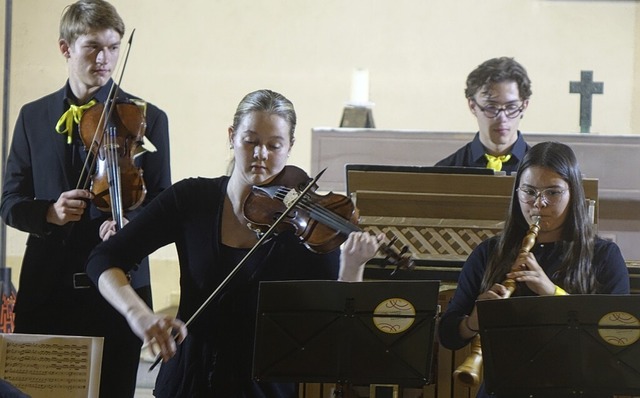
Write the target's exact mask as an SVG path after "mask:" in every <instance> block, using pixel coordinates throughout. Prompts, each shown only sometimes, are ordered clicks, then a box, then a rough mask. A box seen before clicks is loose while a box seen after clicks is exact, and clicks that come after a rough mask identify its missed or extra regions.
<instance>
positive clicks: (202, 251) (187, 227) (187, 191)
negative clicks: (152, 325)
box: [87, 177, 340, 398]
mask: <svg viewBox="0 0 640 398" xmlns="http://www.w3.org/2000/svg"><path fill="white" fill-rule="evenodd" d="M228 181H229V177H220V178H216V179H207V178H197V179H196V178H191V179H186V180H183V181H181V182H178V183H176V184H175V185H173V186H172V187H171V188H169V189H167V190H166V191H164V192H163V193H162V194H161V195H160V196H158V198H157V199H156V200H154V201H153V202H152V203H150V204H149V205H148V206H147V207H146V208H145V209H144V211H143V212H141V214H140V215H139V216H138V217H137V218H136V219H135V220H133V221H132V222H130V223H129V224H128V225H127V227H126V228H124V229H123V230H122V231H120V232H119V233H118V234H116V235H115V236H114V237H112V238H111V239H109V240H108V241H106V242H104V243H102V244H100V245H99V246H98V247H96V249H95V250H94V251H93V253H92V255H91V257H90V258H89V262H88V265H87V272H88V273H89V276H90V277H91V278H92V279H93V280H94V281H97V278H98V277H99V276H100V275H101V274H102V272H104V271H105V270H106V269H108V268H110V267H112V266H118V267H121V268H123V269H124V270H125V272H126V271H128V270H129V269H130V267H131V264H134V263H135V262H136V261H137V260H138V259H139V258H142V257H144V256H146V255H147V254H148V253H151V252H153V251H154V250H156V249H158V248H160V247H162V246H164V245H167V244H170V243H175V245H176V249H177V252H178V258H179V261H180V292H181V297H180V306H179V309H178V317H179V318H180V319H182V320H183V321H187V320H188V319H189V318H190V317H191V316H192V315H193V314H194V312H195V311H196V310H197V309H198V308H199V307H200V305H201V304H202V303H204V302H205V300H206V299H207V298H208V297H209V295H210V294H211V293H212V292H213V291H214V290H215V289H216V288H217V287H218V285H219V284H220V283H221V282H222V281H223V280H224V278H225V277H226V276H227V275H228V274H229V272H230V271H231V270H232V269H233V268H234V267H235V266H236V264H237V263H238V262H239V261H240V259H241V258H243V257H244V255H245V254H246V253H247V250H246V249H238V248H231V247H227V246H225V245H223V244H222V243H221V234H222V231H221V224H222V213H223V212H222V210H223V204H224V199H225V196H226V192H227V183H228ZM339 255H340V254H339V250H334V251H333V252H331V253H328V254H314V253H312V252H311V251H309V250H307V249H306V248H305V247H304V246H303V244H302V243H300V241H299V239H298V237H296V236H294V235H293V234H291V233H285V232H283V233H281V234H279V235H277V236H276V237H274V238H271V239H270V240H268V241H267V242H265V243H264V244H263V246H262V247H261V248H259V249H258V251H257V252H255V255H254V256H252V258H251V260H250V261H248V262H247V263H246V264H245V265H244V267H243V268H241V269H240V271H238V272H237V273H236V274H235V275H234V277H233V278H232V279H231V280H230V282H229V283H228V285H227V286H226V287H225V288H224V289H223V290H222V292H221V293H220V294H219V295H218V296H217V298H215V299H214V300H213V301H212V302H211V304H210V305H209V306H208V307H207V308H206V309H205V310H204V311H203V312H202V313H201V314H200V315H199V317H198V318H197V319H196V320H195V321H194V322H193V323H192V324H191V325H190V326H189V335H188V336H187V338H186V339H185V341H184V342H183V343H182V344H181V345H179V346H178V352H177V354H176V355H175V357H173V358H172V359H171V360H170V361H169V362H167V363H164V364H162V367H161V369H160V373H159V375H158V379H157V380H156V388H155V391H154V393H155V395H156V397H162V398H166V397H190V398H198V397H225V398H235V397H238V398H240V397H243V398H244V397H246V398H262V397H265V398H266V397H273V398H276V397H278V398H285V397H290V398H295V397H297V393H296V386H295V384H293V383H284V384H278V383H266V382H256V381H253V380H252V379H251V365H252V355H253V343H254V334H255V322H256V307H257V298H258V285H259V282H260V281H271V280H305V279H306V280H330V279H336V278H337V277H338V269H339Z"/></svg>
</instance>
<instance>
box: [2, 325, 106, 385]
mask: <svg viewBox="0 0 640 398" xmlns="http://www.w3.org/2000/svg"><path fill="white" fill-rule="evenodd" d="M102 344H103V338H102V337H77V336H52V335H28V334H0V378H2V379H4V380H6V381H8V382H10V383H11V384H13V385H14V386H16V387H17V388H19V389H20V390H22V391H23V392H24V393H26V394H29V395H31V397H32V398H40V397H43V398H44V397H46V398H94V397H98V391H99V386H100V368H101V365H100V364H101V361H102Z"/></svg>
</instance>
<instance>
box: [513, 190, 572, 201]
mask: <svg viewBox="0 0 640 398" xmlns="http://www.w3.org/2000/svg"><path fill="white" fill-rule="evenodd" d="M567 191H569V190H568V189H558V188H547V189H543V190H541V191H539V190H537V189H535V188H530V187H520V188H518V189H516V192H517V193H518V200H520V202H522V203H526V204H528V205H531V204H534V203H535V202H536V200H538V198H540V200H542V201H543V202H544V203H545V204H547V205H555V204H556V203H558V202H559V201H560V199H562V197H563V196H564V193H565V192H567Z"/></svg>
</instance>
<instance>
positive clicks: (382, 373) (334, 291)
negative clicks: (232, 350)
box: [253, 280, 439, 387]
mask: <svg viewBox="0 0 640 398" xmlns="http://www.w3.org/2000/svg"><path fill="white" fill-rule="evenodd" d="M438 289H439V281H424V280H423V281H366V282H356V283H349V282H338V281H289V282H261V284H260V295H259V301H258V314H257V324H256V342H255V350H254V363H253V376H254V378H255V379H256V380H266V381H274V382H310V383H314V382H319V383H322V382H327V383H344V384H348V383H350V384H354V385H355V384H372V383H386V384H399V385H403V386H407V387H409V386H423V385H425V384H428V383H429V382H430V381H431V368H432V353H433V342H434V330H435V320H436V314H437V299H438Z"/></svg>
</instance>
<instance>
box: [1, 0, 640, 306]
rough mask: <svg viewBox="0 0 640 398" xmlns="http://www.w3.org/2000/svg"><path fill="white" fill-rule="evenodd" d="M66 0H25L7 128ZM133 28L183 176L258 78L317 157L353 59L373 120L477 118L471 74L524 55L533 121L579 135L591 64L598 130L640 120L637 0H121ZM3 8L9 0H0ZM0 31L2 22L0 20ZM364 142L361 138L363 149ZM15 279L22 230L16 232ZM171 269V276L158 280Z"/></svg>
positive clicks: (135, 75) (411, 122) (202, 170)
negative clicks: (363, 77)
mask: <svg viewBox="0 0 640 398" xmlns="http://www.w3.org/2000/svg"><path fill="white" fill-rule="evenodd" d="M69 1H70V0H47V1H42V0H14V1H13V8H14V9H13V55H12V73H11V79H12V80H11V98H10V104H9V105H10V115H11V116H10V117H11V120H10V121H9V125H10V126H13V124H14V122H15V117H16V116H17V113H18V110H19V107H20V106H21V105H22V104H23V103H25V102H27V101H29V100H32V99H35V98H38V97H40V96H42V95H44V94H46V93H48V92H50V91H53V90H55V89H57V88H59V87H61V86H62V84H63V83H64V80H65V78H66V68H65V63H64V59H63V58H62V56H60V55H59V53H58V50H57V44H56V43H57V26H58V18H59V15H60V12H61V10H62V8H63V7H64V5H66V4H67V3H68V2H69ZM113 3H114V4H115V5H116V7H117V8H118V9H119V11H120V13H121V14H122V16H123V18H124V19H125V23H126V24H127V37H128V34H129V33H130V32H131V30H132V29H133V28H135V29H136V34H135V38H134V43H133V47H132V50H131V55H130V60H129V65H128V66H127V71H126V75H125V77H124V81H123V86H124V87H125V89H126V90H128V91H130V92H133V93H136V94H137V95H139V96H141V97H143V98H145V99H147V100H149V101H150V102H153V103H155V104H156V105H158V106H160V107H161V108H163V109H164V110H165V111H167V113H168V114H169V118H170V123H171V145H172V154H171V156H172V168H173V178H174V180H178V179H181V178H184V177H186V176H195V175H203V176H215V175H219V174H221V173H223V172H224V170H225V166H226V163H227V161H228V159H229V153H228V147H227V142H226V128H227V126H228V125H229V123H230V121H231V118H232V115H233V112H234V109H235V105H236V104H237V102H238V101H239V100H240V98H241V97H242V96H243V95H244V94H246V93H247V92H249V91H252V90H254V89H258V88H272V89H274V90H276V91H280V92H282V93H283V94H285V95H286V96H288V97H289V98H290V99H291V100H292V101H293V102H294V103H295V105H296V107H297V110H298V116H299V125H298V130H297V131H298V135H297V140H296V146H295V148H294V153H293V155H292V156H291V162H292V163H295V164H298V165H300V166H302V167H304V168H305V169H308V168H309V165H310V143H311V138H310V130H311V128H312V127H316V126H336V125H337V124H338V123H339V121H340V116H341V114H342V108H343V106H344V103H345V101H347V100H348V99H349V96H350V84H351V76H352V70H353V69H354V68H357V67H363V68H367V69H369V71H370V82H371V89H370V92H371V95H370V98H371V100H372V101H373V102H375V107H374V109H373V115H374V119H375V122H376V125H377V127H381V128H387V129H421V130H437V131H472V130H474V129H475V123H474V120H473V118H472V117H471V116H470V115H469V113H468V111H467V109H466V108H465V101H464V97H463V87H464V81H465V78H466V75H467V74H468V73H469V72H470V71H471V69H473V68H474V67H475V66H477V65H478V64H479V63H481V62H482V61H484V60H485V59H487V58H491V57H494V56H501V55H508V56H514V57H515V58H516V59H517V60H519V61H520V62H522V63H523V64H524V65H525V66H526V67H527V69H528V71H529V74H530V76H531V78H532V81H533V97H532V103H531V106H530V108H529V110H528V112H527V114H526V117H525V120H524V121H523V122H522V124H521V127H522V129H523V130H525V131H531V132H547V131H548V132H577V131H579V130H580V128H579V123H578V119H579V96H578V95H576V94H569V82H570V81H572V80H579V78H580V71H581V70H593V71H594V79H595V80H596V81H602V82H604V84H605V86H604V91H605V93H604V95H597V96H595V97H594V100H593V104H594V112H593V122H592V128H591V131H593V132H598V133H602V134H636V133H640V84H639V83H638V79H640V69H639V68H640V44H639V43H638V40H637V38H638V37H640V26H638V25H639V24H638V20H639V19H640V3H638V2H635V1H579V0H574V1H560V0H519V1H513V0H485V1H476V0H456V1H436V0H396V1H389V0H386V1H382V0H349V1H345V0H323V1H310V0H187V1H179V2H178V1H169V0H135V1H131V0H114V1H113ZM2 8H3V10H2V11H0V15H3V12H4V2H2ZM0 34H3V32H2V33H0ZM354 150H357V148H354ZM7 243H8V256H9V258H8V260H9V265H10V266H12V267H13V268H14V270H15V271H14V278H17V271H18V263H19V260H20V256H21V254H22V251H23V248H24V234H22V233H19V232H17V231H15V230H12V229H10V230H9V235H8V242H7ZM152 259H154V260H155V261H156V262H162V263H163V264H162V265H166V264H164V263H168V264H169V265H167V266H158V267H154V268H153V270H152V272H153V274H154V288H155V293H156V295H155V301H156V304H157V306H158V307H159V308H162V307H164V306H166V305H167V304H168V302H169V293H170V292H171V291H173V290H176V289H177V283H176V281H177V278H176V276H175V275H176V269H175V252H174V250H173V249H172V248H166V249H162V250H160V251H159V252H157V253H155V254H154V256H153V257H152ZM161 277H163V278H164V281H160V278H161Z"/></svg>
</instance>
